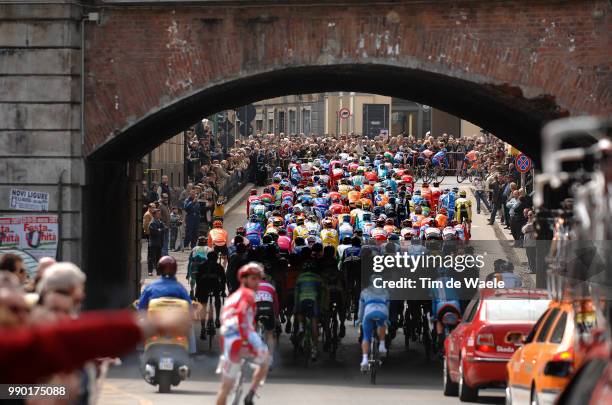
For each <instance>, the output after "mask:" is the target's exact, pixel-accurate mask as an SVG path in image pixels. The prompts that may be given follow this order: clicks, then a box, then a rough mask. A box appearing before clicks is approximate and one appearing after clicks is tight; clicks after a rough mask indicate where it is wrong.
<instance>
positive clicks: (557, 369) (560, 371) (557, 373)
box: [544, 360, 572, 378]
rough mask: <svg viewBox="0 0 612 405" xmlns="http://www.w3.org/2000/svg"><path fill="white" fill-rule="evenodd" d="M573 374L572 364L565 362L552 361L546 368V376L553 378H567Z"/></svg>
mask: <svg viewBox="0 0 612 405" xmlns="http://www.w3.org/2000/svg"><path fill="white" fill-rule="evenodd" d="M571 372H572V363H571V362H569V361H565V360H551V361H549V362H548V363H546V366H545V367H544V375H548V376H551V377H561V378H564V377H567V376H569V375H570V373H571Z"/></svg>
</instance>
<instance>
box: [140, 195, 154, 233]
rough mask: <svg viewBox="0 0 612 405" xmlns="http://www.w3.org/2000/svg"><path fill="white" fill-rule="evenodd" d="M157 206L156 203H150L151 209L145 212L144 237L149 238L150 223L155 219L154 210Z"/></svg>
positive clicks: (143, 221) (143, 220)
mask: <svg viewBox="0 0 612 405" xmlns="http://www.w3.org/2000/svg"><path fill="white" fill-rule="evenodd" d="M156 208H157V206H156V205H155V203H150V204H149V209H148V210H147V212H145V213H144V215H143V217H142V236H143V237H144V239H148V238H149V225H150V224H151V221H152V220H153V212H154V211H155V209H156Z"/></svg>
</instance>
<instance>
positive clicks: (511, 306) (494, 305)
mask: <svg viewBox="0 0 612 405" xmlns="http://www.w3.org/2000/svg"><path fill="white" fill-rule="evenodd" d="M549 302H550V301H549V300H529V299H512V300H508V299H491V300H487V301H486V305H487V307H486V315H487V320H489V321H504V322H505V321H527V320H528V321H535V320H536V319H538V318H539V317H540V315H542V313H543V312H544V311H546V308H548V303H549Z"/></svg>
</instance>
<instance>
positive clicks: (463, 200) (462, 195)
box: [455, 190, 472, 234]
mask: <svg viewBox="0 0 612 405" xmlns="http://www.w3.org/2000/svg"><path fill="white" fill-rule="evenodd" d="M455 220H456V221H457V223H458V224H461V223H463V221H464V220H465V223H466V226H465V227H466V230H467V232H468V234H470V231H471V223H472V201H470V199H469V198H468V197H467V193H466V192H465V190H461V191H460V192H459V198H457V200H456V201H455Z"/></svg>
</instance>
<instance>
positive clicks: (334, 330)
mask: <svg viewBox="0 0 612 405" xmlns="http://www.w3.org/2000/svg"><path fill="white" fill-rule="evenodd" d="M332 317H333V318H332V324H331V347H330V350H329V355H330V357H331V358H332V359H335V358H336V350H337V349H338V319H337V314H335V313H332Z"/></svg>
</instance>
